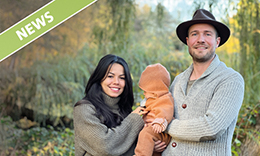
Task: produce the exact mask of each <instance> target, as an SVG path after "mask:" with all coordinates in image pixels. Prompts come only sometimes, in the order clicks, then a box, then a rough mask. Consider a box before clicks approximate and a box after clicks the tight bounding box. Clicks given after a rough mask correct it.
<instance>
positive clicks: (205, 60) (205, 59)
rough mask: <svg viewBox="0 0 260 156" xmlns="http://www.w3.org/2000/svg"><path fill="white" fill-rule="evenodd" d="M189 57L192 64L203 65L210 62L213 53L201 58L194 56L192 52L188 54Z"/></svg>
mask: <svg viewBox="0 0 260 156" xmlns="http://www.w3.org/2000/svg"><path fill="white" fill-rule="evenodd" d="M190 55H191V57H192V59H193V61H194V62H198V63H203V62H207V61H209V60H211V59H212V58H213V57H214V55H215V53H214V52H212V51H211V52H207V53H206V55H204V56H203V57H199V56H196V54H195V53H194V52H190Z"/></svg>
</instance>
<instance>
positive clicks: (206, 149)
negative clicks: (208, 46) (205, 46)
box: [162, 55, 244, 156]
mask: <svg viewBox="0 0 260 156" xmlns="http://www.w3.org/2000/svg"><path fill="white" fill-rule="evenodd" d="M192 70H193V64H192V65H191V66H190V67H189V68H188V69H187V70H185V71H184V72H183V73H181V74H179V75H178V76H177V77H176V78H175V79H174V81H173V83H172V85H171V88H170V91H171V92H172V95H173V98H174V107H175V108H174V117H175V119H174V120H172V122H171V123H170V124H169V125H168V127H167V129H166V131H167V132H168V134H170V135H171V136H172V140H171V143H170V145H169V146H167V148H166V150H165V151H164V152H163V154H162V155H163V156H169V155H171V156H184V155H185V156H209V155H210V156H231V141H232V137H233V133H234V129H235V125H236V121H237V116H238V113H239V110H240V108H241V105H242V101H243V96H244V80H243V77H242V76H241V75H240V74H239V73H238V72H236V71H234V70H233V69H231V68H228V67H227V66H226V65H225V64H224V63H223V62H221V61H220V60H219V58H218V56H217V55H216V56H215V58H214V60H213V61H212V62H211V64H210V66H209V67H208V68H207V70H206V71H205V72H204V73H203V74H202V76H201V77H200V78H199V79H197V80H196V81H195V82H194V83H193V84H192V86H191V88H190V90H189V92H188V94H187V93H186V88H187V85H188V81H189V77H190V75H191V73H192ZM183 104H186V105H185V107H184V108H183V107H182V106H183ZM172 145H173V146H172Z"/></svg>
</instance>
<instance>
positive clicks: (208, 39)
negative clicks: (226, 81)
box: [186, 23, 220, 62]
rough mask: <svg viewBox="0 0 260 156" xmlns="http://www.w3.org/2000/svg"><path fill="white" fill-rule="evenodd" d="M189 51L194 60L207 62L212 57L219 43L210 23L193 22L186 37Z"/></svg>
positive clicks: (218, 38)
mask: <svg viewBox="0 0 260 156" xmlns="http://www.w3.org/2000/svg"><path fill="white" fill-rule="evenodd" d="M186 41H187V45H188V47H189V53H190V55H191V56H192V58H193V61H194V62H208V61H210V60H212V59H213V57H214V55H215V50H216V48H217V47H218V45H219V43H220V37H217V32H216V29H215V28H214V27H213V26H212V25H210V24H204V23H201V24H194V25H192V26H191V27H190V28H189V31H188V37H186Z"/></svg>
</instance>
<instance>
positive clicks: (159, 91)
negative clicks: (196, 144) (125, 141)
mask: <svg viewBox="0 0 260 156" xmlns="http://www.w3.org/2000/svg"><path fill="white" fill-rule="evenodd" d="M170 82H171V78H170V74H169V72H168V71H167V70H166V68H165V67H164V66H162V65H161V64H159V63H157V64H153V65H149V66H147V67H146V69H145V70H144V71H143V73H142V75H141V78H140V80H139V87H140V88H141V89H142V90H143V91H144V96H145V99H144V100H143V101H142V102H141V105H142V103H145V111H148V114H147V115H146V116H145V120H147V119H152V120H153V122H151V123H149V124H147V125H146V126H145V127H144V128H143V129H142V130H141V132H140V133H139V136H138V142H137V146H136V148H135V155H136V156H152V155H153V156H155V155H161V153H156V152H153V149H154V142H155V141H158V140H161V141H162V142H165V143H166V145H168V144H169V142H170V140H171V137H170V136H169V135H168V134H166V133H164V132H163V131H165V129H166V127H167V125H168V123H169V122H171V120H172V118H173V112H174V102H173V97H172V95H171V93H170V92H169V86H170Z"/></svg>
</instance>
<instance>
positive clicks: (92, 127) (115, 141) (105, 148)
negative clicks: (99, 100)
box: [73, 97, 144, 156]
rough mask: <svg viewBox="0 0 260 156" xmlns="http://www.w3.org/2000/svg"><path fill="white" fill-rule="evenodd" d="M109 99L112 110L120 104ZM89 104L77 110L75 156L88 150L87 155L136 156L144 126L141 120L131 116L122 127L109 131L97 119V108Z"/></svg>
mask: <svg viewBox="0 0 260 156" xmlns="http://www.w3.org/2000/svg"><path fill="white" fill-rule="evenodd" d="M106 98H107V99H106V101H107V102H108V103H109V105H110V106H111V107H113V106H112V105H113V104H117V103H115V101H114V100H113V99H112V98H111V99H109V98H108V97H106ZM86 102H87V103H86V104H81V105H78V106H76V107H74V112H73V115H74V130H75V156H82V155H83V154H84V152H85V151H87V153H86V154H85V156H92V155H93V156H119V155H124V156H133V153H134V147H135V143H136V142H135V141H136V139H137V136H138V133H139V132H140V130H141V129H142V128H143V125H144V122H143V119H142V117H140V116H139V115H138V114H136V113H130V114H129V115H128V116H127V117H126V118H125V119H124V120H123V121H122V123H121V125H120V126H117V127H115V128H107V127H106V126H105V125H104V124H102V123H101V121H100V119H99V118H97V117H96V115H95V113H96V109H95V107H94V106H93V105H92V104H91V103H90V102H88V101H86ZM111 102H112V103H111ZM114 108H115V107H114ZM113 111H114V112H115V111H116V109H113Z"/></svg>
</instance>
